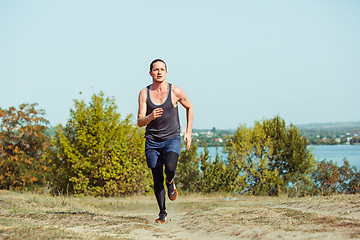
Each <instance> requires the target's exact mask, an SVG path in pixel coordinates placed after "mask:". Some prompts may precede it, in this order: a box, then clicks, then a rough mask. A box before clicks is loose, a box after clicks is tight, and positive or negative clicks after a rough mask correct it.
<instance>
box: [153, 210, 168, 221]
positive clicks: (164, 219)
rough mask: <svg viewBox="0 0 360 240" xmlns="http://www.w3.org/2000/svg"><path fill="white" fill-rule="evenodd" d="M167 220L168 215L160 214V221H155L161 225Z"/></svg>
mask: <svg viewBox="0 0 360 240" xmlns="http://www.w3.org/2000/svg"><path fill="white" fill-rule="evenodd" d="M166 218H167V213H166V212H165V213H161V212H160V213H159V217H158V219H156V220H155V222H160V223H164V222H165V221H166Z"/></svg>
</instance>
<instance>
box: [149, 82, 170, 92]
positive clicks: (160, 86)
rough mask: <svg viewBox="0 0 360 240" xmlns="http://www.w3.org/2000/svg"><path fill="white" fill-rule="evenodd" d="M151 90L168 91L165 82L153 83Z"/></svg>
mask: <svg viewBox="0 0 360 240" xmlns="http://www.w3.org/2000/svg"><path fill="white" fill-rule="evenodd" d="M151 88H152V89H153V90H157V91H166V90H167V89H168V83H167V82H166V81H162V82H157V81H153V84H152V86H151Z"/></svg>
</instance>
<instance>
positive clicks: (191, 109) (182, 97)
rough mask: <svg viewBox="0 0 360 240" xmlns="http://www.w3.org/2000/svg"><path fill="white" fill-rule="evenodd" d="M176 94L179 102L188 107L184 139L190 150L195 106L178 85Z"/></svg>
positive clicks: (175, 88) (175, 90) (175, 89)
mask: <svg viewBox="0 0 360 240" xmlns="http://www.w3.org/2000/svg"><path fill="white" fill-rule="evenodd" d="M174 94H175V96H176V97H177V98H178V101H179V103H181V105H183V107H184V108H185V109H186V132H185V135H184V141H186V149H187V150H189V149H190V146H191V133H192V124H193V120H194V107H193V105H192V104H191V102H190V100H189V99H188V98H187V96H186V94H185V92H184V91H183V90H181V89H180V88H178V87H176V86H175V87H174Z"/></svg>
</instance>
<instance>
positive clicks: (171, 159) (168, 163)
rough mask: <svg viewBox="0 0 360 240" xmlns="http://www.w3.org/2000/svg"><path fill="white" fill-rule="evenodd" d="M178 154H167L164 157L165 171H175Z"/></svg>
mask: <svg viewBox="0 0 360 240" xmlns="http://www.w3.org/2000/svg"><path fill="white" fill-rule="evenodd" d="M178 159H179V154H177V153H176V152H168V153H166V155H165V169H166V170H167V171H170V172H175V171H176V166H177V162H178Z"/></svg>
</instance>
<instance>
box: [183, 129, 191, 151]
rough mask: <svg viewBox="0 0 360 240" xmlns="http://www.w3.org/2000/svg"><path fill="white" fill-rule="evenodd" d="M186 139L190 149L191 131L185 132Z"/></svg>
mask: <svg viewBox="0 0 360 240" xmlns="http://www.w3.org/2000/svg"><path fill="white" fill-rule="evenodd" d="M184 141H185V142H186V150H189V149H190V146H191V133H185V134H184Z"/></svg>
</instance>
